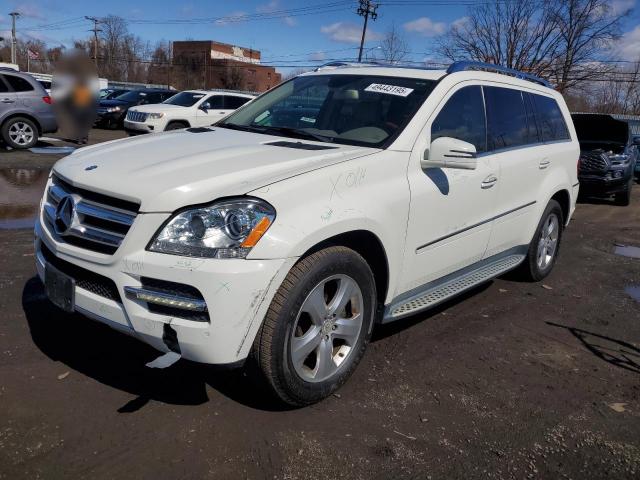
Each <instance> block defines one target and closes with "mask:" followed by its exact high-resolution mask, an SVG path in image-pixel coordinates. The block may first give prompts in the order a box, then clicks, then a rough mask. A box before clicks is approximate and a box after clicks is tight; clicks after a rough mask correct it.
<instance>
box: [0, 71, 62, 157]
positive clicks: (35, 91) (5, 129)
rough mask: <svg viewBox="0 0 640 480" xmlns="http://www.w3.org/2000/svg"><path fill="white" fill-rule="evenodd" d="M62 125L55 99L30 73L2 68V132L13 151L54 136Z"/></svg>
mask: <svg viewBox="0 0 640 480" xmlns="http://www.w3.org/2000/svg"><path fill="white" fill-rule="evenodd" d="M57 129H58V123H57V122H56V117H55V114H54V111H53V107H52V105H51V97H50V96H49V94H48V93H47V91H46V90H45V89H44V87H43V86H42V85H41V84H40V82H38V81H37V80H36V79H35V78H33V77H32V76H31V75H29V74H27V73H21V72H16V71H15V70H11V69H8V68H7V69H0V132H1V133H2V139H3V140H4V141H5V143H6V144H7V145H9V146H10V147H12V148H30V147H33V146H34V145H35V144H36V143H37V142H38V138H39V137H40V135H42V134H43V133H52V132H55V131H56V130H57Z"/></svg>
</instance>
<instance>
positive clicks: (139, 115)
mask: <svg viewBox="0 0 640 480" xmlns="http://www.w3.org/2000/svg"><path fill="white" fill-rule="evenodd" d="M148 116H149V114H148V113H143V112H136V111H135V110H129V111H128V112H127V120H129V121H130V122H145V121H146V120H147V117H148Z"/></svg>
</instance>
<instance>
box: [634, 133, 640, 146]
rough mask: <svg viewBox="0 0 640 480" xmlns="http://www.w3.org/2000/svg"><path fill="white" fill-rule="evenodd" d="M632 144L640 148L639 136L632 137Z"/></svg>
mask: <svg viewBox="0 0 640 480" xmlns="http://www.w3.org/2000/svg"><path fill="white" fill-rule="evenodd" d="M633 144H634V145H637V146H639V147H640V135H638V136H637V137H633Z"/></svg>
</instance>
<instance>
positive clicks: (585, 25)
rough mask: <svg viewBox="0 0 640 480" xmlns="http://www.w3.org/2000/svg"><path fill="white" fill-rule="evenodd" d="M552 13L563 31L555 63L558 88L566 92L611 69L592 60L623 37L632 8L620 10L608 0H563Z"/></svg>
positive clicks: (552, 18)
mask: <svg viewBox="0 0 640 480" xmlns="http://www.w3.org/2000/svg"><path fill="white" fill-rule="evenodd" d="M550 13H551V15H550V17H549V19H550V22H551V23H553V24H554V25H555V28H556V29H557V31H558V33H559V45H558V52H557V56H556V58H554V62H553V66H552V77H553V79H554V80H555V82H556V85H557V87H556V88H557V89H558V90H559V91H561V92H564V91H565V90H567V89H568V88H570V87H571V86H573V85H575V84H576V83H577V82H580V81H584V80H588V79H590V78H594V76H597V75H602V72H603V70H607V69H606V68H605V67H604V66H603V65H602V64H599V63H597V62H595V63H593V64H591V65H590V64H589V62H593V61H594V60H596V59H597V57H598V54H601V53H602V52H603V50H605V49H606V48H608V47H609V46H610V45H611V44H612V42H613V41H615V40H617V39H618V38H619V37H620V31H621V21H622V19H623V18H624V17H625V16H626V15H627V14H628V13H629V11H624V12H616V11H615V10H614V9H613V8H612V7H611V5H610V2H609V1H608V0H563V1H559V2H556V3H555V5H554V7H553V9H552V10H551V12H550Z"/></svg>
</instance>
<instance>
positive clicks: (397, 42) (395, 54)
mask: <svg viewBox="0 0 640 480" xmlns="http://www.w3.org/2000/svg"><path fill="white" fill-rule="evenodd" d="M379 51H380V57H381V59H382V60H384V61H385V62H388V63H391V64H394V63H398V62H401V61H402V60H404V59H405V58H406V57H407V55H408V53H409V46H408V44H407V41H406V40H405V38H404V35H402V32H401V31H400V30H398V28H397V27H396V25H395V23H394V24H392V25H391V28H390V29H389V30H388V31H387V33H386V34H385V36H384V38H383V39H382V40H381V41H380V48H379ZM375 57H376V55H375V54H374V58H375Z"/></svg>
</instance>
